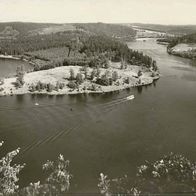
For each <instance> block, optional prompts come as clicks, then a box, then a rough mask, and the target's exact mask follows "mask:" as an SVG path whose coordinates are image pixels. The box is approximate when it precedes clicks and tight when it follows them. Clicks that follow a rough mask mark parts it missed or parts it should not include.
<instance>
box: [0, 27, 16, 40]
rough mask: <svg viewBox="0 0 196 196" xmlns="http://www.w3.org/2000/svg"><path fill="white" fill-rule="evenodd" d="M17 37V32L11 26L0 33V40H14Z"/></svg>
mask: <svg viewBox="0 0 196 196" xmlns="http://www.w3.org/2000/svg"><path fill="white" fill-rule="evenodd" d="M17 35H19V32H18V31H17V30H15V29H13V28H12V27H11V26H6V27H5V29H4V30H3V31H1V32H0V38H8V39H10V38H15V37H16V36H17Z"/></svg>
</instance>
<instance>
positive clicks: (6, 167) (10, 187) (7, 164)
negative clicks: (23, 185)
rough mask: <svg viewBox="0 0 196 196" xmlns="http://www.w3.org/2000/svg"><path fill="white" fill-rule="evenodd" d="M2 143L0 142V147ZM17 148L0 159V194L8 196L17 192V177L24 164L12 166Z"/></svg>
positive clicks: (17, 151)
mask: <svg viewBox="0 0 196 196" xmlns="http://www.w3.org/2000/svg"><path fill="white" fill-rule="evenodd" d="M2 145H3V142H0V147H1V146H2ZM19 150H20V149H19V148H18V149H16V150H14V151H12V152H9V153H7V154H6V155H5V156H4V157H2V158H1V159H0V194H2V195H9V194H12V193H14V192H15V191H16V190H18V188H19V186H18V185H17V182H18V180H19V178H18V175H19V173H20V171H21V170H22V169H23V168H24V166H25V165H24V164H23V165H20V164H12V162H13V159H14V158H15V156H17V155H18V153H19Z"/></svg>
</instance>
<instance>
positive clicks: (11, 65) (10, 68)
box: [0, 58, 32, 78]
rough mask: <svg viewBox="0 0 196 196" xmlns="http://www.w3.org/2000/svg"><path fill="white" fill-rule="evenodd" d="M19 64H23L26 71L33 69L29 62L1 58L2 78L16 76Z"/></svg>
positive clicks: (0, 74) (0, 72)
mask: <svg viewBox="0 0 196 196" xmlns="http://www.w3.org/2000/svg"><path fill="white" fill-rule="evenodd" d="M18 66H23V67H24V70H25V71H27V70H29V69H32V66H31V65H30V64H29V63H28V62H24V61H21V60H14V59H1V58H0V78H4V77H11V76H14V75H15V74H16V69H17V67H18Z"/></svg>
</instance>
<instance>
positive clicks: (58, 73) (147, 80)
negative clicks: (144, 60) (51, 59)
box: [0, 63, 159, 96]
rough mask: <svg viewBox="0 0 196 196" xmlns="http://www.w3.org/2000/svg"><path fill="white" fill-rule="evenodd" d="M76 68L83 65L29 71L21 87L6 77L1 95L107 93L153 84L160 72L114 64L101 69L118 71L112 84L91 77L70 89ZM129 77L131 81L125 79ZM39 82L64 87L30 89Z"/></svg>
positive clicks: (0, 86) (110, 71)
mask: <svg viewBox="0 0 196 196" xmlns="http://www.w3.org/2000/svg"><path fill="white" fill-rule="evenodd" d="M71 68H72V69H73V70H74V73H75V75H76V74H77V73H78V72H80V69H81V67H79V66H67V67H57V68H54V69H49V70H43V71H37V72H32V73H27V74H25V76H24V81H25V83H24V85H23V86H22V87H21V88H16V87H15V84H14V83H15V81H16V78H14V77H13V78H8V79H4V83H3V84H2V85H0V96H5V95H20V94H27V93H32V94H35V93H36V94H50V95H63V94H79V93H105V92H112V91H119V90H123V89H126V88H130V87H135V86H142V85H148V84H151V83H152V82H153V81H154V80H157V79H159V73H157V72H154V73H153V71H152V70H149V69H146V68H144V67H143V68H142V67H138V66H132V65H130V66H128V67H127V69H123V70H121V69H120V64H119V63H114V64H112V66H111V68H109V69H100V72H101V73H100V75H103V74H104V73H105V72H106V71H109V73H110V74H112V72H114V71H116V72H117V73H118V79H117V80H116V81H115V82H113V84H112V85H110V86H102V85H98V84H96V83H95V82H93V81H92V80H90V79H86V80H84V82H83V83H82V84H80V85H79V87H78V88H77V89H74V90H73V89H70V88H69V87H68V86H67V84H68V83H69V77H70V69H71ZM139 70H141V71H142V76H140V77H138V71H139ZM91 72H92V69H91V68H88V76H89V77H90V74H91ZM89 77H88V78H89ZM127 78H129V83H127V82H125V80H126V79H127ZM38 82H42V83H45V84H49V83H50V84H52V85H54V86H55V85H56V84H57V82H58V83H63V85H64V87H63V88H62V89H59V90H58V91H57V90H52V91H51V92H48V91H46V90H41V91H34V92H31V91H30V86H31V85H32V84H33V85H36V84H37V83H38ZM92 85H95V86H96V90H95V89H94V90H92Z"/></svg>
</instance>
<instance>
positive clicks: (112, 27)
mask: <svg viewBox="0 0 196 196" xmlns="http://www.w3.org/2000/svg"><path fill="white" fill-rule="evenodd" d="M75 26H76V27H77V28H78V29H83V30H85V31H87V32H90V33H92V34H96V35H107V36H109V37H113V38H119V39H120V38H124V39H126V38H127V39H130V38H134V37H135V35H136V31H135V30H133V29H132V28H131V27H127V26H124V25H121V24H106V23H82V24H81V23H79V24H75Z"/></svg>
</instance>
